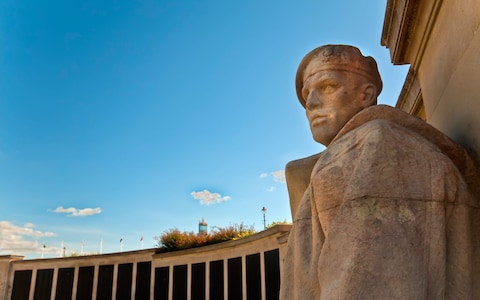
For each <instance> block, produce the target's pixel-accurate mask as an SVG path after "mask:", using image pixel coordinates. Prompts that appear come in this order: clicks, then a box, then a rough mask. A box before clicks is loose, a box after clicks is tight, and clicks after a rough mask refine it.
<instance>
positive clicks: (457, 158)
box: [280, 105, 480, 300]
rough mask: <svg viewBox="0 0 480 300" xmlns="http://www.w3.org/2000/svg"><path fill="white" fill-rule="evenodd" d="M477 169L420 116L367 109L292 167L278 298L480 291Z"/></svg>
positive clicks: (456, 295)
mask: <svg viewBox="0 0 480 300" xmlns="http://www.w3.org/2000/svg"><path fill="white" fill-rule="evenodd" d="M312 163H314V165H313V164H312ZM312 166H313V167H312ZM477 171H478V168H477V166H476V165H475V164H474V162H473V161H472V160H471V159H470V157H469V155H468V154H467V152H466V151H465V150H464V149H463V148H461V147H460V146H459V145H457V144H455V143H454V142H453V141H452V140H450V139H449V138H448V137H447V136H445V135H443V134H442V133H441V132H439V131H438V130H436V129H435V128H433V127H431V126H430V125H428V124H426V123H425V122H423V121H422V120H420V119H417V118H416V117H412V116H410V115H408V114H406V113H404V112H402V111H400V110H397V109H393V108H391V107H388V106H383V105H382V106H380V105H378V106H372V107H369V108H367V109H364V110H363V111H361V112H360V113H358V114H357V115H355V116H354V117H353V118H352V119H351V120H350V121H349V122H348V123H347V124H346V125H345V126H344V128H343V129H342V130H341V131H340V132H339V133H338V135H337V136H336V137H335V139H334V140H333V141H332V143H331V144H330V145H329V146H328V147H327V149H326V150H325V151H323V152H322V153H321V154H319V155H317V156H312V157H310V158H307V159H302V160H298V161H294V162H291V163H289V164H288V165H287V168H286V176H287V184H288V189H289V194H290V198H291V200H290V201H291V206H292V213H294V214H295V215H294V218H293V220H294V222H293V226H292V229H291V232H290V236H289V240H288V245H287V250H286V254H285V258H284V262H283V265H282V268H281V269H282V270H281V271H282V277H281V278H282V282H281V295H280V298H281V299H283V300H287V299H291V300H294V299H302V300H307V299H328V300H331V299H369V300H371V299H480V282H479V281H478V279H479V278H480V277H479V273H480V272H479V270H480V267H479V266H480V254H479V253H478V251H479V250H478V249H479V247H478V244H479V243H478V241H479V230H480V217H479V203H478V191H477V190H476V189H477V188H478V187H480V185H479V184H478V173H477ZM305 174H309V175H310V176H308V175H305ZM306 180H308V181H306ZM299 199H300V200H299Z"/></svg>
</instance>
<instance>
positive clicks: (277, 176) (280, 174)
mask: <svg viewBox="0 0 480 300" xmlns="http://www.w3.org/2000/svg"><path fill="white" fill-rule="evenodd" d="M271 174H272V176H273V180H275V181H276V182H282V183H285V170H278V171H274V172H272V173H271Z"/></svg>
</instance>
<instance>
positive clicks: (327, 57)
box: [295, 45, 383, 107]
mask: <svg viewBox="0 0 480 300" xmlns="http://www.w3.org/2000/svg"><path fill="white" fill-rule="evenodd" d="M312 61H315V62H317V63H316V64H314V65H312V66H310V63H311V62H312ZM309 66H310V67H309ZM307 68H308V69H307ZM324 70H337V71H346V72H352V73H356V74H358V75H361V76H364V77H366V78H367V79H369V80H370V82H371V83H372V84H373V85H375V86H376V87H377V97H378V95H380V92H381V91H382V86H383V85H382V79H381V78H380V73H379V72H378V68H377V63H376V61H375V59H373V58H372V57H371V56H363V54H362V53H361V52H360V50H359V49H358V48H357V47H353V46H348V45H324V46H320V47H318V48H315V49H313V50H312V51H310V52H309V53H308V54H307V55H305V57H304V58H303V59H302V61H301V62H300V65H299V66H298V70H297V76H296V78H295V85H296V89H297V97H298V100H299V101H300V103H301V104H302V106H303V107H305V104H306V100H305V99H303V96H302V88H303V82H304V81H305V79H306V78H305V72H306V71H307V74H309V75H311V74H314V73H317V72H319V71H324Z"/></svg>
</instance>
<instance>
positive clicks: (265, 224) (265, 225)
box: [262, 206, 267, 229]
mask: <svg viewBox="0 0 480 300" xmlns="http://www.w3.org/2000/svg"><path fill="white" fill-rule="evenodd" d="M262 214H263V229H267V223H266V222H265V215H266V214H267V209H266V208H265V206H264V207H262Z"/></svg>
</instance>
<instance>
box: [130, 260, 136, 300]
mask: <svg viewBox="0 0 480 300" xmlns="http://www.w3.org/2000/svg"><path fill="white" fill-rule="evenodd" d="M137 268H138V261H137V262H134V263H133V266H132V292H131V294H130V299H135V291H136V290H137Z"/></svg>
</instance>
